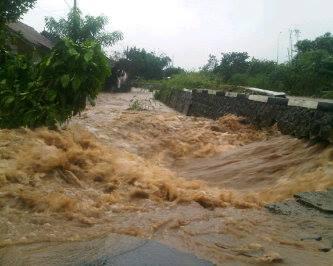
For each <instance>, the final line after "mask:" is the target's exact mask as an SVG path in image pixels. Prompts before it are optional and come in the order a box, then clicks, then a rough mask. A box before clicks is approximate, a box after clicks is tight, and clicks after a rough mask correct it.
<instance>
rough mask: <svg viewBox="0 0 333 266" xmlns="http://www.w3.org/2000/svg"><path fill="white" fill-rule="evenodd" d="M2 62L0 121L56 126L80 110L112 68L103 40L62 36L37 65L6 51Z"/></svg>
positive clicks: (2, 123) (14, 124)
mask: <svg viewBox="0 0 333 266" xmlns="http://www.w3.org/2000/svg"><path fill="white" fill-rule="evenodd" d="M3 59H4V61H3V62H4V64H2V65H1V68H0V77H1V80H0V106H1V109H0V127H6V128H13V127H19V126H28V127H37V126H42V125H47V126H53V125H55V124H56V123H57V122H64V121H65V120H66V119H68V118H70V117H71V116H72V115H75V114H77V113H79V112H80V111H82V110H83V109H84V108H85V105H86V99H87V98H88V99H94V98H95V97H96V96H97V93H98V91H99V89H100V88H101V87H102V85H103V82H104V80H105V78H106V76H107V75H108V74H109V68H108V62H107V60H106V57H105V55H104V54H103V52H102V50H101V48H100V45H99V44H97V43H94V42H85V43H83V44H76V43H74V42H73V41H71V40H64V41H60V42H59V43H58V44H57V46H56V47H55V48H54V49H53V50H52V52H51V53H50V54H49V55H48V56H46V57H45V58H43V59H42V61H41V62H40V63H38V64H37V65H32V64H31V61H30V60H29V58H28V57H26V56H24V55H13V54H12V53H6V55H5V56H4V58H3Z"/></svg>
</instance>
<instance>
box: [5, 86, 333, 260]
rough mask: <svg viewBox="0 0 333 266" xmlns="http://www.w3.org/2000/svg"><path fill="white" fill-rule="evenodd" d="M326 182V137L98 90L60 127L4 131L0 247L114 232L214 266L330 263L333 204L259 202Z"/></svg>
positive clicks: (141, 94) (330, 175) (331, 166)
mask: <svg viewBox="0 0 333 266" xmlns="http://www.w3.org/2000/svg"><path fill="white" fill-rule="evenodd" d="M138 102H139V103H140V104H137V103H138ZM141 109H144V110H141ZM331 187H333V147H332V145H328V144H313V143H311V142H309V141H305V140H298V139H295V138H292V137H290V136H285V135H281V134H280V133H279V132H278V131H277V129H276V128H275V127H272V128H268V129H265V130H257V129H255V128H254V127H252V126H251V125H249V124H248V123H247V121H246V119H244V118H240V117H235V116H232V115H228V116H225V117H222V118H220V119H218V120H216V121H214V120H210V119H205V118H195V117H186V116H184V115H182V114H180V113H177V112H175V111H173V110H171V109H169V108H167V107H166V106H164V105H163V104H161V103H159V102H155V101H154V100H153V99H152V95H151V93H149V92H145V91H141V90H134V91H133V92H131V93H124V94H101V95H99V98H98V100H97V104H96V106H94V107H92V106H89V107H88V108H87V110H86V111H84V112H83V113H82V114H81V115H80V116H77V117H75V118H73V119H72V120H71V121H70V122H69V123H68V124H67V125H64V126H63V128H62V129H59V130H57V131H51V130H48V129H46V128H38V129H36V130H29V129H16V130H0V247H1V249H0V257H1V255H3V254H6V250H7V249H9V248H11V247H13V246H15V245H20V244H27V243H43V242H45V243H50V242H55V243H57V242H67V243H71V248H72V249H73V248H75V245H76V244H75V243H78V242H77V241H79V240H86V239H96V238H97V239H98V238H99V237H102V236H105V235H108V234H110V233H119V234H126V235H131V236H137V237H141V238H148V239H154V240H156V241H159V242H161V243H163V244H166V245H168V246H172V247H174V248H178V249H180V250H182V251H186V252H190V253H193V254H195V255H196V256H198V257H200V258H203V259H206V260H209V261H211V262H213V263H215V264H218V265H248V264H258V265H265V264H269V263H272V264H273V263H281V264H282V265H332V264H333V253H332V250H331V251H329V250H328V249H327V247H331V245H332V241H333V219H332V215H328V214H327V215H322V214H319V212H317V211H308V212H306V214H303V213H302V212H299V213H297V214H293V213H291V214H290V215H278V214H273V213H270V212H269V211H268V210H267V209H266V208H264V206H265V205H266V204H270V203H273V202H281V201H285V200H289V199H291V198H292V197H293V195H294V194H295V193H297V192H303V191H322V190H326V189H328V188H331ZM318 236H320V237H321V241H317V240H316V238H318ZM324 251H325V252H324ZM25 256H29V254H25ZM0 263H1V260H0ZM58 264H61V257H59V262H58Z"/></svg>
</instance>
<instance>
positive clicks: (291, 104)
mask: <svg viewBox="0 0 333 266" xmlns="http://www.w3.org/2000/svg"><path fill="white" fill-rule="evenodd" d="M164 102H165V103H166V104H167V105H169V106H170V107H172V108H174V109H176V110H178V111H179V112H182V113H185V114H186V115H192V116H203V117H208V118H213V119H216V118H219V117H221V116H223V115H226V114H235V115H238V116H243V117H246V118H248V120H249V122H250V123H252V124H254V125H255V126H257V127H258V128H264V127H269V126H272V125H274V124H275V123H276V124H277V126H278V128H279V130H280V131H281V132H282V133H284V134H288V135H292V136H295V137H298V138H308V139H315V140H321V141H329V142H332V143H333V103H327V102H320V101H319V102H318V101H315V100H313V101H312V100H298V99H297V100H295V99H288V98H279V97H268V96H261V95H245V94H239V93H233V92H227V93H224V92H221V91H208V90H193V91H190V90H175V91H173V92H172V93H171V94H170V95H169V97H167V98H166V99H164Z"/></svg>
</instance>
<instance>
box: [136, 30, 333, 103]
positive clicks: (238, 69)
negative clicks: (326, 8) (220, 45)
mask: <svg viewBox="0 0 333 266" xmlns="http://www.w3.org/2000/svg"><path fill="white" fill-rule="evenodd" d="M295 49H296V52H297V53H296V55H295V56H294V58H293V59H292V60H291V61H290V62H286V63H282V64H277V63H276V62H274V61H268V60H260V59H256V58H250V56H249V55H248V53H246V52H231V53H222V54H221V57H220V58H217V57H216V56H214V55H210V56H209V59H208V62H207V64H206V65H204V66H203V67H202V68H201V69H200V71H197V72H185V71H183V72H180V73H175V74H171V75H169V76H168V77H169V78H166V76H164V78H163V79H159V80H148V81H141V83H139V84H140V85H141V86H144V87H146V88H149V89H154V90H156V89H157V90H171V89H183V88H187V89H194V88H205V89H215V90H228V91H239V90H242V86H245V87H257V88H260V89H267V90H274V91H283V92H286V93H287V94H289V95H295V96H307V97H322V98H333V36H332V34H331V33H326V34H324V35H323V36H319V37H318V38H316V39H315V40H312V41H311V40H303V41H299V42H298V43H297V44H296V45H295Z"/></svg>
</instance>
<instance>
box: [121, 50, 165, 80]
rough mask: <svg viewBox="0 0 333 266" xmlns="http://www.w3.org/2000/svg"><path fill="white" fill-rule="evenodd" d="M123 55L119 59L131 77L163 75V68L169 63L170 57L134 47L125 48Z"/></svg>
mask: <svg viewBox="0 0 333 266" xmlns="http://www.w3.org/2000/svg"><path fill="white" fill-rule="evenodd" d="M124 57H125V58H124V59H121V61H122V63H123V66H124V67H123V69H125V70H126V71H127V72H128V73H129V75H130V77H131V78H141V79H160V78H162V77H163V71H164V69H166V68H167V67H168V66H169V65H170V63H171V59H170V57H168V56H166V55H163V54H162V55H157V54H156V53H154V52H148V51H146V50H145V49H139V48H136V47H132V48H127V49H126V50H125V51H124Z"/></svg>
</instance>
